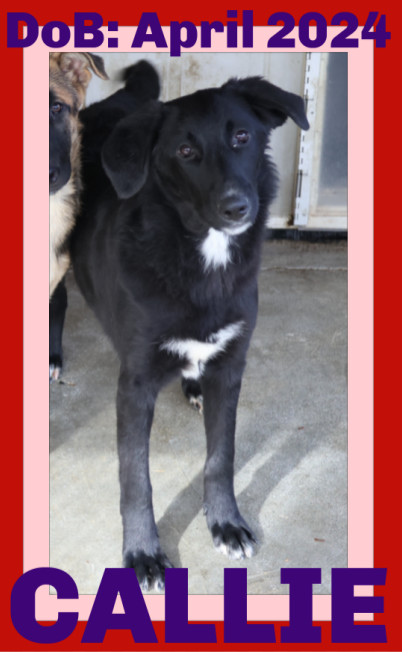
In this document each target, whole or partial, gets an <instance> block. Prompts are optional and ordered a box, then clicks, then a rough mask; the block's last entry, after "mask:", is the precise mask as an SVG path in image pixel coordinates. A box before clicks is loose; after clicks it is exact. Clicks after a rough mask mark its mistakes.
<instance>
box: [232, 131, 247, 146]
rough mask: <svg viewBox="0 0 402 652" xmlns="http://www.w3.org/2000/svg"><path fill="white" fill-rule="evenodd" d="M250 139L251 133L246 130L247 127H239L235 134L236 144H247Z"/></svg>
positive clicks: (234, 141) (234, 142) (234, 140)
mask: <svg viewBox="0 0 402 652" xmlns="http://www.w3.org/2000/svg"><path fill="white" fill-rule="evenodd" d="M249 139H250V134H249V133H248V131H246V130H245V129H239V130H238V131H236V133H235V135H234V138H233V144H234V146H235V147H236V145H245V144H246V143H248V141H249Z"/></svg>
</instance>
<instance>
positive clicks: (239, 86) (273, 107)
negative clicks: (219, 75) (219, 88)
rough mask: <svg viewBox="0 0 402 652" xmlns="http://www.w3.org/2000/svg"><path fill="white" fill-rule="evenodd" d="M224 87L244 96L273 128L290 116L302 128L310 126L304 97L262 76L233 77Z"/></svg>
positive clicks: (261, 117)
mask: <svg viewBox="0 0 402 652" xmlns="http://www.w3.org/2000/svg"><path fill="white" fill-rule="evenodd" d="M223 88H227V89H228V90H232V91H234V92H235V93H239V94H240V95H241V96H242V97H244V99H245V100H246V101H247V102H248V104H249V105H250V106H251V108H252V109H253V111H254V112H255V113H256V114H257V115H258V117H259V118H260V119H261V120H262V121H263V122H264V123H267V124H268V125H269V126H271V127H272V128H275V127H279V126H280V125H282V124H283V123H284V122H285V120H286V119H287V118H288V117H289V118H292V120H294V122H295V123H296V124H297V125H298V126H299V127H301V128H302V129H308V128H309V126H310V125H309V123H308V120H307V117H306V110H305V106H304V101H303V99H302V98H301V97H300V96H299V95H295V94H294V93H289V92H287V91H284V90H282V89H281V88H279V87H278V86H275V85H274V84H271V83H270V82H268V81H266V80H265V79H263V78H262V77H247V78H245V79H231V80H230V81H228V82H227V83H226V84H225V85H224V86H223Z"/></svg>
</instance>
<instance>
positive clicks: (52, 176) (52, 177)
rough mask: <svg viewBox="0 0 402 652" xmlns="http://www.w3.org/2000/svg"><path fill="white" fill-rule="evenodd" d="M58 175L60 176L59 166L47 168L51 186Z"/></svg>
mask: <svg viewBox="0 0 402 652" xmlns="http://www.w3.org/2000/svg"><path fill="white" fill-rule="evenodd" d="M59 176H60V168H57V167H53V168H49V183H50V185H51V186H53V185H54V184H55V183H56V182H57V179H58V178H59Z"/></svg>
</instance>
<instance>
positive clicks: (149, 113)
mask: <svg viewBox="0 0 402 652" xmlns="http://www.w3.org/2000/svg"><path fill="white" fill-rule="evenodd" d="M162 112H163V104H162V103H161V102H156V101H150V102H146V103H145V104H144V105H143V106H142V107H141V109H139V110H137V111H135V112H134V113H131V114H130V115H128V116H126V117H125V118H123V119H122V120H120V122H118V123H117V125H116V126H115V128H114V129H113V131H112V133H111V134H110V136H109V137H108V138H107V140H106V142H105V144H104V145H103V148H102V164H103V168H104V170H105V172H106V174H107V176H108V177H109V179H110V181H111V182H112V184H113V187H114V189H115V190H116V193H117V195H118V197H120V198H121V199H127V198H128V197H132V196H133V195H135V194H136V193H137V192H138V191H139V190H140V189H141V188H142V186H143V185H144V183H145V181H146V179H147V176H148V169H149V160H150V157H151V153H152V149H153V146H154V143H155V141H156V138H157V133H158V128H159V124H160V122H161V118H162Z"/></svg>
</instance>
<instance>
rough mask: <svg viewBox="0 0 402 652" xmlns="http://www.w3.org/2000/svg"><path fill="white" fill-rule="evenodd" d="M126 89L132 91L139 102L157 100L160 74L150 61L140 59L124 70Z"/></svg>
mask: <svg viewBox="0 0 402 652" xmlns="http://www.w3.org/2000/svg"><path fill="white" fill-rule="evenodd" d="M123 79H124V81H125V90H126V91H127V92H129V93H132V94H133V95H134V96H135V98H136V100H137V102H139V103H142V102H146V101H147V100H157V99H158V97H159V93H160V82H159V76H158V73H157V72H156V70H155V68H154V67H153V66H152V65H151V64H150V63H148V61H144V60H142V61H139V62H138V63H134V64H133V65H132V66H128V68H125V70H124V71H123Z"/></svg>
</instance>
